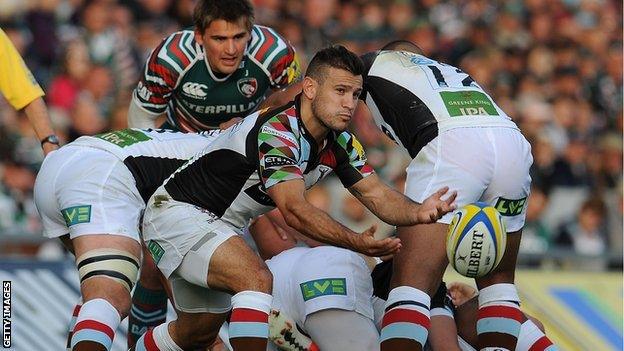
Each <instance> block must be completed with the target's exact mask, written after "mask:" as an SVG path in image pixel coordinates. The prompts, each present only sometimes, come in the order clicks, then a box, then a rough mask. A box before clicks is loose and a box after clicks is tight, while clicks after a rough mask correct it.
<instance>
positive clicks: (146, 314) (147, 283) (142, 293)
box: [128, 246, 167, 348]
mask: <svg viewBox="0 0 624 351" xmlns="http://www.w3.org/2000/svg"><path fill="white" fill-rule="evenodd" d="M160 274H161V273H160V271H159V270H158V267H156V264H155V263H154V260H152V258H151V256H150V255H149V253H148V252H147V249H146V248H145V246H143V260H142V262H141V271H140V272H139V281H138V282H137V284H136V286H135V288H134V291H133V292H132V307H131V308H130V315H129V316H128V348H131V347H132V346H134V344H135V343H136V341H137V340H138V338H139V337H141V335H143V334H144V333H145V332H146V331H147V330H148V329H150V328H153V327H155V326H157V325H159V324H162V323H164V322H165V318H166V316H167V293H166V292H165V289H164V288H163V286H162V284H161V281H160Z"/></svg>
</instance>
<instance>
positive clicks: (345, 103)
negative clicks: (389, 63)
mask: <svg viewBox="0 0 624 351" xmlns="http://www.w3.org/2000/svg"><path fill="white" fill-rule="evenodd" d="M327 70H328V71H327V74H326V77H325V79H324V80H323V81H322V82H320V83H319V84H318V87H317V89H316V96H315V97H314V98H313V99H312V113H314V116H315V117H316V118H318V119H319V120H320V122H321V123H322V124H324V125H325V126H326V127H327V128H329V129H332V130H335V131H343V130H345V129H347V127H348V126H349V122H351V118H352V117H353V112H354V111H355V107H356V106H357V102H358V96H360V93H361V92H362V76H360V75H357V76H354V75H353V74H352V73H351V72H348V71H345V70H343V69H338V68H333V67H330V68H327Z"/></svg>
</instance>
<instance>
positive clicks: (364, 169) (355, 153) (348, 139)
mask: <svg viewBox="0 0 624 351" xmlns="http://www.w3.org/2000/svg"><path fill="white" fill-rule="evenodd" d="M333 151H334V154H335V163H336V164H335V165H333V167H334V172H336V175H337V176H338V179H340V182H341V183H342V185H343V186H344V187H345V188H349V187H351V186H352V185H353V184H355V183H357V182H359V181H360V180H362V179H364V178H366V177H368V176H369V175H371V174H373V173H374V172H375V171H374V170H373V167H371V166H370V165H369V164H368V163H367V162H366V153H365V152H364V148H363V147H362V144H360V141H359V140H357V139H356V138H355V136H354V135H353V134H351V133H348V132H343V133H341V134H340V135H339V136H338V139H337V140H336V143H335V145H334V147H333Z"/></svg>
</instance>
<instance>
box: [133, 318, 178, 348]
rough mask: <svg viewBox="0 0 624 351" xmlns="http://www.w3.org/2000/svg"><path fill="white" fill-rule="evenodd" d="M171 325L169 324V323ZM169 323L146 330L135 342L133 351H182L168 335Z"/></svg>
mask: <svg viewBox="0 0 624 351" xmlns="http://www.w3.org/2000/svg"><path fill="white" fill-rule="evenodd" d="M169 323H171V322H169ZM169 323H163V324H161V325H159V326H157V327H156V328H154V329H150V330H148V331H147V332H146V333H145V334H143V336H141V337H140V338H139V340H137V342H136V345H135V346H134V350H135V351H184V350H182V348H181V347H180V346H178V344H176V343H175V341H173V339H172V338H171V335H170V334H169ZM131 350H132V349H131Z"/></svg>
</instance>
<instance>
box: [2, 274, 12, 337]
mask: <svg viewBox="0 0 624 351" xmlns="http://www.w3.org/2000/svg"><path fill="white" fill-rule="evenodd" d="M2 347H4V348H5V349H8V348H9V347H11V281H8V280H4V281H2Z"/></svg>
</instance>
